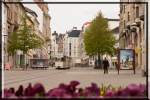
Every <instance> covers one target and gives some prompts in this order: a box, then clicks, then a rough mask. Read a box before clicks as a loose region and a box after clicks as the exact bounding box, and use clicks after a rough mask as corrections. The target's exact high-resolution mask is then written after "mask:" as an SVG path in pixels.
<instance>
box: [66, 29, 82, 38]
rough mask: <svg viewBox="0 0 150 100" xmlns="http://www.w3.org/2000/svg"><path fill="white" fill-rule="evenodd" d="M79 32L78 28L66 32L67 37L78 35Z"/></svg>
mask: <svg viewBox="0 0 150 100" xmlns="http://www.w3.org/2000/svg"><path fill="white" fill-rule="evenodd" d="M80 32H81V31H80V30H72V31H70V32H68V36H69V37H79V35H80Z"/></svg>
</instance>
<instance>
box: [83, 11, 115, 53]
mask: <svg viewBox="0 0 150 100" xmlns="http://www.w3.org/2000/svg"><path fill="white" fill-rule="evenodd" d="M84 44H85V50H86V53H87V54H88V55H97V54H110V55H112V54H113V53H114V44H115V38H114V36H113V34H112V32H111V31H110V30H109V27H108V21H107V20H106V19H105V18H104V17H103V15H102V13H101V12H100V13H98V16H96V17H95V18H94V19H93V20H92V22H91V24H90V26H89V27H88V28H87V29H86V30H85V33H84Z"/></svg>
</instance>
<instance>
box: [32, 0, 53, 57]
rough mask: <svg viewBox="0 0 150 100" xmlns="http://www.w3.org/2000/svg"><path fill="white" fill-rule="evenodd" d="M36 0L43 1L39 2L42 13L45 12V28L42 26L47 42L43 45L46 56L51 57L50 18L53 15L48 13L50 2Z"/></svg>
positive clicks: (36, 0)
mask: <svg viewBox="0 0 150 100" xmlns="http://www.w3.org/2000/svg"><path fill="white" fill-rule="evenodd" d="M34 1H35V2H41V3H37V5H38V7H39V8H40V9H41V10H42V14H43V24H42V26H43V28H42V35H43V37H44V38H45V41H46V42H45V44H44V46H43V52H42V53H44V56H45V58H49V57H50V55H49V54H50V36H51V35H50V34H51V29H50V20H51V17H50V15H49V14H48V12H49V9H48V4H44V3H42V2H44V0H34Z"/></svg>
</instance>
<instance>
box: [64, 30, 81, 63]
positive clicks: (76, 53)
mask: <svg viewBox="0 0 150 100" xmlns="http://www.w3.org/2000/svg"><path fill="white" fill-rule="evenodd" d="M80 33H81V31H80V30H77V28H76V27H74V28H73V29H72V30H71V31H68V32H67V35H66V36H65V47H64V48H65V51H64V52H65V56H67V57H69V58H70V59H71V60H72V66H75V64H76V63H80V62H81V59H80V50H79V49H80V48H79V47H80V40H79V35H80Z"/></svg>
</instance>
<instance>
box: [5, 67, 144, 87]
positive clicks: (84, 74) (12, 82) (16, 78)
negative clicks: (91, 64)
mask: <svg viewBox="0 0 150 100" xmlns="http://www.w3.org/2000/svg"><path fill="white" fill-rule="evenodd" d="M71 80H78V81H80V83H81V84H80V85H79V87H80V86H82V87H85V86H89V85H90V83H91V82H95V83H97V84H98V86H100V85H101V84H102V83H103V84H105V85H109V84H113V85H114V86H120V85H121V86H126V85H128V84H130V83H146V77H142V74H141V71H139V70H137V71H136V74H135V75H134V74H133V71H132V70H121V71H120V74H119V75H118V74H117V71H116V70H109V74H103V70H99V69H93V68H71V69H67V70H57V69H54V68H49V69H47V70H32V69H29V70H27V71H22V70H14V71H4V87H5V88H9V87H15V88H18V86H19V85H20V84H23V86H27V85H28V83H30V82H31V83H32V84H34V83H36V82H40V83H42V84H44V86H45V88H46V90H49V89H51V88H54V87H56V86H58V84H59V83H62V82H63V83H66V84H68V83H69V82H70V81H71Z"/></svg>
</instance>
